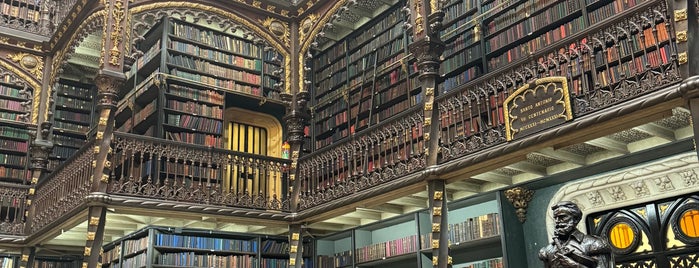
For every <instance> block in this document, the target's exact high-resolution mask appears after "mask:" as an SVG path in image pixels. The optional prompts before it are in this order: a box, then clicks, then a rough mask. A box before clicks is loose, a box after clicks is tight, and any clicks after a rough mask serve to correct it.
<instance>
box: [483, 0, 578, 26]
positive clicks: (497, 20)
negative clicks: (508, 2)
mask: <svg viewBox="0 0 699 268" xmlns="http://www.w3.org/2000/svg"><path fill="white" fill-rule="evenodd" d="M559 1H561V0H542V1H525V2H519V4H515V6H513V7H510V8H509V9H508V10H507V11H505V12H503V13H502V14H500V15H498V16H497V17H494V18H492V20H490V21H489V22H487V25H486V30H487V31H488V33H494V32H497V31H500V30H502V29H505V28H508V27H510V26H511V24H512V23H515V22H518V21H520V20H522V19H524V18H529V17H530V16H536V15H537V14H538V13H539V12H541V11H546V10H549V7H550V5H551V4H554V3H556V2H559ZM558 5H560V3H559V4H558ZM578 6H579V4H578Z"/></svg>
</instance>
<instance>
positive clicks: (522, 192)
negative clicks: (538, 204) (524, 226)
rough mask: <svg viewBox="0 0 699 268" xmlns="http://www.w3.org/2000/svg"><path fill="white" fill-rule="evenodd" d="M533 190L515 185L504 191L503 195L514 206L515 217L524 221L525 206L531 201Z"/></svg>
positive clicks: (525, 214) (525, 216) (525, 217)
mask: <svg viewBox="0 0 699 268" xmlns="http://www.w3.org/2000/svg"><path fill="white" fill-rule="evenodd" d="M533 196H534V191H532V190H529V189H527V188H523V187H515V188H512V189H508V190H507V191H505V197H506V198H507V200H509V201H510V203H512V206H514V207H515V209H516V213H517V218H518V219H519V221H520V222H522V223H524V222H525V221H526V220H527V206H529V202H530V201H532V197H533Z"/></svg>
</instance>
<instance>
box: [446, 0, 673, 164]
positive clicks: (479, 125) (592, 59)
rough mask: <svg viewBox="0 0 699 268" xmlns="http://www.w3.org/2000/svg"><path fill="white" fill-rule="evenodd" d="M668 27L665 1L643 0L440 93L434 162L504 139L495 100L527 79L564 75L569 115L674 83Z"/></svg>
mask: <svg viewBox="0 0 699 268" xmlns="http://www.w3.org/2000/svg"><path fill="white" fill-rule="evenodd" d="M673 26H674V25H672V24H671V23H670V19H669V18H668V16H667V6H666V4H665V2H664V1H648V2H645V3H643V4H639V6H637V7H636V8H634V9H633V10H632V11H630V12H629V13H628V14H626V15H625V16H624V17H620V18H612V19H610V20H609V21H607V22H603V23H600V24H598V25H596V26H594V28H592V27H591V29H589V30H588V31H587V32H584V33H581V34H577V35H573V36H570V37H569V38H566V39H564V40H562V41H561V42H559V43H558V44H559V45H557V46H555V47H552V49H548V50H546V51H542V52H540V53H537V54H534V55H532V56H531V57H529V59H526V60H524V62H521V63H519V64H517V63H515V64H514V67H512V68H509V69H507V70H503V71H498V72H495V73H492V74H490V75H487V76H485V77H483V78H482V79H478V80H477V81H474V83H469V84H468V85H467V86H466V87H464V89H463V90H461V91H459V92H454V93H451V94H449V95H447V96H444V97H443V98H440V99H439V100H438V101H437V103H438V107H439V113H440V124H441V127H442V133H441V139H440V150H441V153H442V157H441V162H442V163H443V162H446V161H449V160H452V159H455V158H459V157H462V156H465V155H468V154H472V153H475V152H478V151H481V150H484V149H487V148H490V147H492V146H495V145H498V144H502V143H505V141H506V139H505V120H504V116H503V113H504V111H503V105H502V104H503V101H504V100H505V99H506V98H507V97H508V96H509V95H510V94H511V93H512V92H514V91H515V90H517V89H518V88H519V87H521V86H523V85H525V84H527V83H529V82H531V81H533V80H536V79H541V78H546V77H565V78H566V80H567V82H568V88H569V90H570V93H571V99H572V100H571V102H572V106H573V117H580V116H582V115H585V114H589V113H592V112H595V111H599V110H602V109H605V108H607V107H610V106H612V105H615V104H618V103H620V102H623V101H626V100H629V99H631V98H635V97H637V96H640V95H643V94H646V93H648V92H652V91H655V90H658V89H660V88H662V87H663V86H667V85H670V84H673V83H677V82H680V81H681V77H680V75H679V71H678V68H677V48H676V46H675V41H674V40H675V37H674V33H675V30H674V29H673Z"/></svg>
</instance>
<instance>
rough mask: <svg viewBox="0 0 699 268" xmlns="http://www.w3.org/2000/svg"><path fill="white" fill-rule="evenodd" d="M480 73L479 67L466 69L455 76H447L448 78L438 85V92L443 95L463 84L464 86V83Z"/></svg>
mask: <svg viewBox="0 0 699 268" xmlns="http://www.w3.org/2000/svg"><path fill="white" fill-rule="evenodd" d="M482 73H483V72H482V71H481V68H480V66H473V67H471V68H468V69H466V70H464V71H463V72H461V73H459V74H457V75H454V76H449V78H447V79H444V81H442V83H440V84H439V86H438V88H439V91H440V92H444V93H446V92H449V91H451V90H453V89H455V88H458V87H460V86H461V85H463V84H466V82H468V81H471V80H473V79H475V78H476V77H479V76H481V74H482Z"/></svg>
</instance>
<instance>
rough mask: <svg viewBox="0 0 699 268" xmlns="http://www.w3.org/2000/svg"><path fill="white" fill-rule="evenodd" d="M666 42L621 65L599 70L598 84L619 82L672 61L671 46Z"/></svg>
mask: <svg viewBox="0 0 699 268" xmlns="http://www.w3.org/2000/svg"><path fill="white" fill-rule="evenodd" d="M671 45H672V44H666V45H664V46H662V47H660V48H659V49H657V50H653V51H651V52H649V53H647V54H643V55H641V56H640V57H637V58H634V59H633V60H632V61H626V62H623V63H620V64H619V65H615V66H610V67H609V68H608V69H604V70H601V71H598V72H597V81H596V82H597V84H599V85H600V86H603V87H605V86H608V85H611V84H614V83H617V82H619V81H621V80H623V79H627V78H632V79H633V78H634V76H635V75H636V74H641V73H643V72H645V71H646V70H648V69H649V68H646V67H650V69H653V68H656V67H659V66H661V65H665V64H668V63H670V55H671V52H670V46H671Z"/></svg>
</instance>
